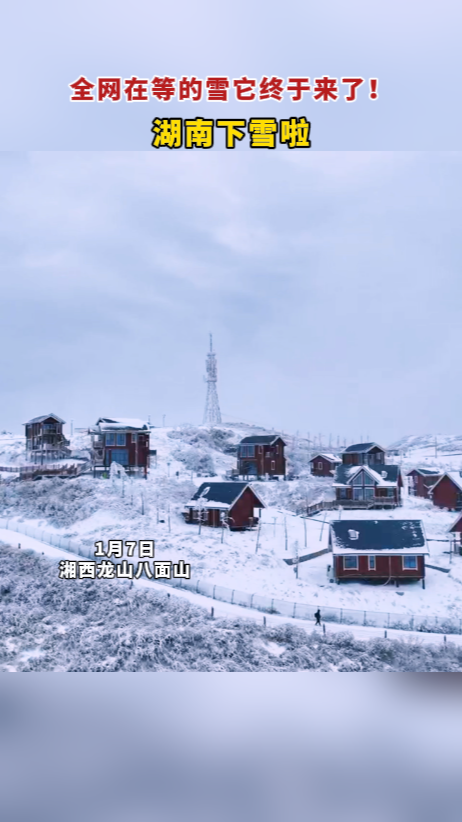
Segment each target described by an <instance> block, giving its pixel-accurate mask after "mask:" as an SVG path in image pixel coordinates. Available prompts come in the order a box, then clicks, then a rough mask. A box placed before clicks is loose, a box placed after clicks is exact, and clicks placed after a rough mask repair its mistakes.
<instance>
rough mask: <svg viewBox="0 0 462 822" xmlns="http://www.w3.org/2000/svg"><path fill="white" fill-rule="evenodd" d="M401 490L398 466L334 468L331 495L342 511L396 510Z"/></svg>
mask: <svg viewBox="0 0 462 822" xmlns="http://www.w3.org/2000/svg"><path fill="white" fill-rule="evenodd" d="M402 486H403V480H402V477H401V471H400V468H399V466H398V465H384V464H378V465H376V466H375V468H371V466H369V465H349V466H348V465H338V466H337V468H336V470H335V476H334V488H335V495H336V499H337V501H338V502H339V504H340V505H341V506H342V507H344V508H374V507H375V508H396V506H397V505H401V488H402Z"/></svg>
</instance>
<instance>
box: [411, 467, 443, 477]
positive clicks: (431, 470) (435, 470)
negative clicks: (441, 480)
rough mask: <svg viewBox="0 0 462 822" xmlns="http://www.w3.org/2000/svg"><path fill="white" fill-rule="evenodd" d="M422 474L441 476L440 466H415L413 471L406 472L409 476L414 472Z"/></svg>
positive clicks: (425, 475)
mask: <svg viewBox="0 0 462 822" xmlns="http://www.w3.org/2000/svg"><path fill="white" fill-rule="evenodd" d="M414 472H415V473H416V474H422V476H424V477H439V475H440V474H441V471H439V470H438V468H413V469H412V471H408V473H407V474H406V476H407V477H409V476H410V475H411V474H413V473H414Z"/></svg>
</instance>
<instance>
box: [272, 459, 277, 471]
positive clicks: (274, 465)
mask: <svg viewBox="0 0 462 822" xmlns="http://www.w3.org/2000/svg"><path fill="white" fill-rule="evenodd" d="M275 468H276V463H275V461H274V460H271V470H272V471H274V469H275Z"/></svg>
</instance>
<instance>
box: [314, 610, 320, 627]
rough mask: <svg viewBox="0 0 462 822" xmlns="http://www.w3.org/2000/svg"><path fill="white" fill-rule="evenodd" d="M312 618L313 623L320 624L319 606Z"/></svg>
mask: <svg viewBox="0 0 462 822" xmlns="http://www.w3.org/2000/svg"><path fill="white" fill-rule="evenodd" d="M314 618H315V620H316V622H315V625H320V624H321V611H320V610H319V608H318V610H317V611H316V613H315V615H314Z"/></svg>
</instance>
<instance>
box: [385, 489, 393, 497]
mask: <svg viewBox="0 0 462 822" xmlns="http://www.w3.org/2000/svg"><path fill="white" fill-rule="evenodd" d="M394 496H395V489H394V488H387V497H394Z"/></svg>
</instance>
